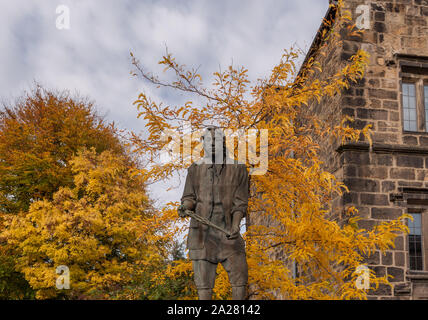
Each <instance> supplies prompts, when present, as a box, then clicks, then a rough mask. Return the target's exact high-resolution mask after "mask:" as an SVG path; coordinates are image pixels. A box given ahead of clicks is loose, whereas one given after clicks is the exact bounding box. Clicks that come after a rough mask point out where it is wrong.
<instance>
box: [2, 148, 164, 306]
mask: <svg viewBox="0 0 428 320" xmlns="http://www.w3.org/2000/svg"><path fill="white" fill-rule="evenodd" d="M68 163H69V166H70V170H71V172H72V174H73V181H74V184H73V187H61V188H60V189H59V190H58V191H57V192H55V193H54V194H53V197H52V199H43V200H38V201H34V202H33V203H31V205H30V208H29V211H28V212H23V211H22V212H20V213H19V214H18V215H14V216H10V219H8V223H7V225H8V228H7V232H6V234H5V236H6V238H7V240H8V243H9V244H10V245H13V246H14V247H16V250H17V252H18V253H19V258H18V259H17V261H16V268H17V270H19V271H20V272H22V273H23V274H24V275H25V278H26V279H27V280H28V281H29V283H30V285H31V287H32V288H34V289H35V290H36V297H37V298H58V297H61V296H63V297H66V298H71V299H88V298H91V299H99V298H101V299H108V298H116V299H117V298H123V297H126V298H132V292H133V290H135V287H136V286H138V285H140V284H141V283H142V279H144V278H145V277H148V276H149V275H150V274H151V272H152V271H153V269H154V268H156V267H157V266H158V265H160V264H163V262H164V260H165V259H166V257H167V255H168V250H167V248H168V243H170V241H171V235H170V234H168V233H165V232H162V231H163V230H164V229H165V228H166V226H168V225H169V224H170V223H171V221H172V220H171V219H170V218H167V217H168V215H163V218H162V219H158V218H157V217H156V216H155V215H154V212H153V210H152V207H151V205H150V201H149V199H148V198H147V195H146V190H145V189H146V187H145V183H146V176H145V175H144V173H143V171H144V170H141V169H140V168H138V167H135V166H130V165H129V163H128V160H127V159H126V158H125V157H123V156H119V155H117V154H115V153H114V152H112V151H104V152H102V153H101V154H97V153H96V151H95V148H92V149H91V150H84V151H82V152H79V153H78V155H77V156H76V157H74V158H72V159H71V160H70V161H69V162H68ZM61 265H64V266H67V267H68V268H69V271H70V287H71V288H70V290H58V289H57V288H56V278H57V277H58V274H57V273H56V267H57V266H61ZM140 290H141V289H140ZM147 290H150V288H149V287H147Z"/></svg>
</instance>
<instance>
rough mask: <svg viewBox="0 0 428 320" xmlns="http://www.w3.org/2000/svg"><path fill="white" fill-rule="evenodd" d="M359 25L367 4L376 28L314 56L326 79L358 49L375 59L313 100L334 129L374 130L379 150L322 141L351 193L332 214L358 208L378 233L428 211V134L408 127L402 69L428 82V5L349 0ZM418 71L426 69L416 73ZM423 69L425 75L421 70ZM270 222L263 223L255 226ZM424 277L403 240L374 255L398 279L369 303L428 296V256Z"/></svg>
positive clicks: (370, 260) (373, 264)
mask: <svg viewBox="0 0 428 320" xmlns="http://www.w3.org/2000/svg"><path fill="white" fill-rule="evenodd" d="M344 2H345V4H346V7H347V8H348V9H349V10H350V11H351V13H352V16H353V19H354V22H355V20H356V19H357V16H358V15H359V14H358V13H357V12H356V8H357V6H359V5H362V4H363V5H365V4H368V5H369V8H370V13H369V16H370V28H369V29H368V30H365V32H364V34H363V36H361V37H360V36H349V35H347V34H346V33H345V32H342V39H343V42H342V46H341V47H336V46H332V45H329V44H327V46H326V47H325V48H324V49H322V51H324V52H323V53H322V54H321V52H320V51H317V50H315V45H319V44H317V42H316V40H315V41H314V44H313V46H312V48H311V50H310V51H309V52H310V53H309V54H310V56H312V57H314V58H315V59H317V60H318V61H319V62H320V63H321V65H322V68H323V72H322V73H318V74H315V75H314V76H315V77H317V78H321V79H322V78H325V77H328V76H329V75H331V74H332V73H333V72H335V71H336V70H337V68H338V67H340V66H343V65H344V63H345V62H346V60H347V59H349V57H351V56H352V55H353V54H354V53H355V52H356V51H357V50H358V49H359V48H362V49H364V50H365V51H367V52H368V53H369V54H370V61H369V65H368V67H367V69H366V73H365V76H364V78H363V79H362V80H361V81H359V82H358V83H356V84H353V85H352V86H351V87H350V88H349V89H347V90H345V91H344V92H343V93H342V94H341V95H338V96H336V97H334V98H331V99H326V100H324V101H322V102H321V103H319V104H317V103H314V104H313V105H312V106H311V112H315V113H317V114H318V115H320V116H321V117H324V119H325V120H326V121H327V122H329V123H330V124H332V125H334V124H337V123H338V121H339V120H340V119H341V117H342V116H344V115H348V116H351V117H353V118H354V119H355V122H354V124H353V125H354V126H356V127H357V128H363V127H364V126H365V125H367V124H371V125H372V130H373V136H372V139H373V145H372V147H370V146H369V144H368V143H367V142H364V141H362V142H359V143H356V144H355V143H353V144H347V145H342V146H340V145H339V144H338V142H333V143H330V142H329V143H323V144H322V157H323V159H324V160H325V164H326V168H327V169H328V170H329V171H330V172H333V173H334V174H335V175H336V176H337V177H338V178H339V179H343V181H344V182H345V183H346V185H347V186H348V187H349V190H350V192H349V193H347V194H345V195H344V196H343V197H340V198H336V199H334V201H333V215H336V216H338V217H340V213H341V212H343V209H344V207H346V206H349V205H354V206H356V207H357V209H358V210H359V213H360V215H361V216H362V218H363V220H362V221H361V222H360V227H363V228H367V229H371V228H373V227H374V226H375V225H376V224H378V223H381V222H382V221H385V220H389V219H395V218H397V217H399V216H400V215H401V214H403V213H406V212H408V211H409V210H417V211H418V212H425V211H426V210H427V209H428V176H427V172H428V133H427V132H406V131H404V130H403V125H402V123H403V119H402V117H403V113H402V103H401V81H402V77H403V74H404V69H403V66H406V67H407V69H406V70H407V71H405V72H408V70H416V72H420V74H424V72H426V75H427V77H428V0H390V1H376V0H372V1H367V0H345V1H344ZM417 70H419V71H417ZM421 70H422V71H421ZM427 215H428V212H427V213H426V214H425V215H424V217H425V220H424V221H425V232H426V235H427V236H425V240H424V241H425V243H424V246H425V247H424V250H425V251H424V254H425V256H426V257H428V241H427V239H428V218H426V217H427ZM255 223H263V221H255ZM425 261H427V263H426V266H425V272H412V271H410V270H409V263H408V243H407V236H406V235H400V236H399V237H398V238H397V240H396V242H395V248H394V249H393V250H389V251H387V252H386V253H385V254H384V255H382V254H380V252H379V251H377V252H375V253H374V254H373V255H372V256H370V257H367V261H366V262H367V264H368V265H369V266H370V268H372V269H374V270H375V271H376V273H377V274H378V275H391V276H392V277H393V278H392V279H391V280H390V281H391V283H392V284H393V286H392V288H390V287H389V286H380V288H379V289H378V290H377V291H376V292H373V291H372V292H370V296H369V298H370V299H428V273H427V272H426V271H428V269H427V267H428V259H425Z"/></svg>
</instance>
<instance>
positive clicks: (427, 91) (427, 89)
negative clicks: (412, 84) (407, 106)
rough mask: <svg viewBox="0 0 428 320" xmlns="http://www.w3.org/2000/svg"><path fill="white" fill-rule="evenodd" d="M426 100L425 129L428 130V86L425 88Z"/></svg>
mask: <svg viewBox="0 0 428 320" xmlns="http://www.w3.org/2000/svg"><path fill="white" fill-rule="evenodd" d="M424 98H425V128H426V130H428V85H425V86H424Z"/></svg>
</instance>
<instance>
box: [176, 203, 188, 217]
mask: <svg viewBox="0 0 428 320" xmlns="http://www.w3.org/2000/svg"><path fill="white" fill-rule="evenodd" d="M186 209H187V208H186V207H185V206H184V205H180V206H179V207H178V209H177V212H178V216H179V217H180V218H186V217H187V214H186Z"/></svg>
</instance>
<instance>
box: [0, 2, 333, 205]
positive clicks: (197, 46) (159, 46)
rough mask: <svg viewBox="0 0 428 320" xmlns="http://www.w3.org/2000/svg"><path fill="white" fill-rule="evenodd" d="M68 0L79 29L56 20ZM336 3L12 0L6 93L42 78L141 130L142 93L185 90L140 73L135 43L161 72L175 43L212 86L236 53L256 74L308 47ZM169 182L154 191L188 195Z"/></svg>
mask: <svg viewBox="0 0 428 320" xmlns="http://www.w3.org/2000/svg"><path fill="white" fill-rule="evenodd" d="M60 4H65V5H67V6H69V7H70V15H71V16H70V22H71V29H70V30H58V29H56V27H55V20H56V17H57V16H56V13H55V9H56V7H57V6H58V5H60ZM327 7H328V1H327V0H322V1H321V0H294V1H278V0H267V1H259V0H229V1H227V0H221V1H209V0H205V1H201V0H189V1H173V0H169V1H166V0H163V1H149V0H143V1H137V0H125V1H117V0H97V1H95V0H93V1H86V0H77V1H71V0H62V1H60V2H58V1H52V0H49V1H37V0H15V1H3V2H2V4H0V21H2V28H0V43H1V44H2V50H1V51H0V59H1V60H0V61H2V63H1V64H0V97H1V98H6V99H10V98H11V97H15V96H17V95H20V94H21V93H22V91H23V90H24V89H29V88H31V86H32V83H33V80H37V81H39V82H40V83H42V84H43V85H45V86H47V87H49V88H56V89H69V90H70V91H74V90H77V91H79V92H80V93H82V94H83V95H88V96H89V97H90V98H91V99H93V100H95V101H96V102H97V105H98V106H99V109H100V111H101V113H104V114H107V119H108V120H110V121H113V120H114V121H115V122H116V123H117V124H118V125H119V126H120V127H122V128H126V129H132V130H136V131H139V130H141V129H143V124H142V121H141V120H137V119H136V114H137V113H136V110H135V108H134V107H133V106H132V102H133V101H134V100H135V99H136V97H137V96H138V93H139V92H140V90H144V91H145V92H147V93H149V94H150V95H152V96H153V97H155V98H156V99H157V100H160V99H162V100H165V101H167V102H169V103H178V102H179V101H182V100H183V99H184V97H183V96H182V95H180V94H177V93H173V92H169V91H167V90H164V89H161V90H156V88H153V87H151V86H149V85H148V84H146V83H143V82H142V81H141V80H138V79H136V78H133V77H131V76H130V75H129V71H130V70H131V69H132V66H131V64H130V60H129V51H130V50H132V51H133V52H134V53H135V55H136V56H137V57H138V58H139V59H140V60H141V62H142V63H143V64H144V65H145V66H146V67H148V68H149V69H151V70H153V71H160V70H162V69H161V68H160V67H159V66H158V65H157V61H158V60H159V59H160V58H161V56H162V54H164V52H165V45H167V46H168V48H169V51H170V52H172V53H173V54H174V55H175V56H176V57H177V60H178V61H180V62H181V63H184V64H186V65H189V66H194V67H197V66H199V65H201V69H200V71H201V73H202V75H203V77H204V78H205V79H208V83H210V81H209V79H210V75H211V74H212V72H214V71H217V70H218V67H219V65H221V66H222V67H223V68H225V67H226V66H227V65H229V64H230V62H231V61H232V60H233V62H234V64H235V65H245V66H246V67H247V68H248V69H249V74H250V77H251V79H253V80H255V79H257V78H259V77H262V76H265V75H267V74H268V72H269V70H270V69H271V68H272V67H273V66H274V64H275V63H276V62H277V61H278V59H279V58H280V56H281V54H282V50H283V49H284V48H289V47H290V46H291V45H292V44H294V43H295V42H297V43H298V44H299V46H300V47H302V48H306V49H307V48H308V46H309V45H310V43H311V41H312V39H313V37H314V35H315V32H316V30H317V28H318V27H319V25H320V23H321V20H322V17H323V16H324V14H325V11H326V10H327ZM175 184H177V183H175ZM165 186H166V184H163V185H157V186H155V187H154V189H153V190H154V192H153V193H154V194H156V195H157V196H158V197H159V198H160V199H163V200H179V196H180V192H181V191H180V190H179V189H176V190H174V191H171V192H169V193H166V192H165V191H164V189H165ZM167 198H168V199H167Z"/></svg>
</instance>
